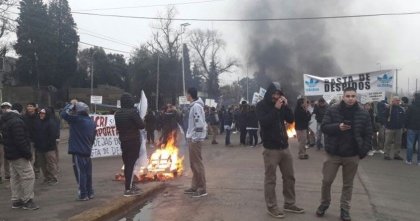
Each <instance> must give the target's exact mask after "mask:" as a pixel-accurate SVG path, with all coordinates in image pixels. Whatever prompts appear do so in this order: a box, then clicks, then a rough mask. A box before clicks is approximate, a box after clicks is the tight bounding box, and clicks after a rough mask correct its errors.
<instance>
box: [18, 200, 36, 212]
mask: <svg viewBox="0 0 420 221" xmlns="http://www.w3.org/2000/svg"><path fill="white" fill-rule="evenodd" d="M22 208H23V209H26V210H37V209H39V207H38V206H37V205H36V204H35V203H34V201H33V200H32V199H30V200H28V202H26V203H24V204H23V207H22Z"/></svg>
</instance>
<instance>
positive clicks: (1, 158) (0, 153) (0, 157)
mask: <svg viewBox="0 0 420 221" xmlns="http://www.w3.org/2000/svg"><path fill="white" fill-rule="evenodd" d="M2 167H3V169H4V177H10V167H9V161H7V160H6V158H5V153H4V146H3V145H0V177H2V173H1V168H2Z"/></svg>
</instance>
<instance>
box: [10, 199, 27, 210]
mask: <svg viewBox="0 0 420 221" xmlns="http://www.w3.org/2000/svg"><path fill="white" fill-rule="evenodd" d="M23 205H25V203H23V201H22V200H17V201H14V202H12V209H19V208H22V207H23Z"/></svg>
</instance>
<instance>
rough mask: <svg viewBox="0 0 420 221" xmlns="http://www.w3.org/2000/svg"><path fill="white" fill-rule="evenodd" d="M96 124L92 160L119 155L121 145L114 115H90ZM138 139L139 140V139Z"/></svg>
mask: <svg viewBox="0 0 420 221" xmlns="http://www.w3.org/2000/svg"><path fill="white" fill-rule="evenodd" d="M90 117H91V118H92V120H93V121H94V122H95V124H96V137H95V142H94V144H93V147H92V155H91V157H92V158H98V157H108V156H117V155H121V144H120V139H119V138H118V132H117V128H116V126H115V118H114V115H96V114H94V115H90ZM139 139H140V138H139Z"/></svg>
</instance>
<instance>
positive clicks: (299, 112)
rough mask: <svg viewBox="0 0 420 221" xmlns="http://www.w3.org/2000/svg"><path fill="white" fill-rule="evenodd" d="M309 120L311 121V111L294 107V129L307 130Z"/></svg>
mask: <svg viewBox="0 0 420 221" xmlns="http://www.w3.org/2000/svg"><path fill="white" fill-rule="evenodd" d="M309 121H311V113H309V111H308V110H305V109H303V107H297V108H296V109H295V129H296V130H307V129H308V127H309Z"/></svg>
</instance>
